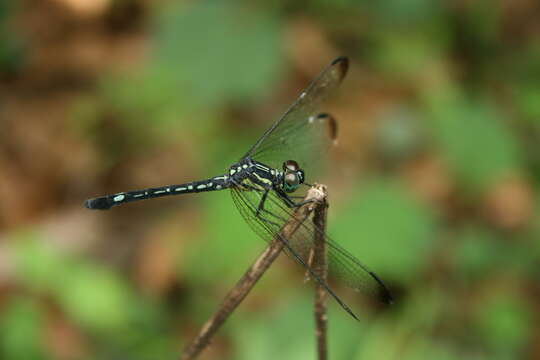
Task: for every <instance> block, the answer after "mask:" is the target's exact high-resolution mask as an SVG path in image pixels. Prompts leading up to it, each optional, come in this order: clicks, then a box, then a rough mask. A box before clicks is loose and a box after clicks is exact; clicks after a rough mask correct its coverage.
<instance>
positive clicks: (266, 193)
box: [255, 189, 268, 217]
mask: <svg viewBox="0 0 540 360" xmlns="http://www.w3.org/2000/svg"><path fill="white" fill-rule="evenodd" d="M267 196H268V189H266V190H265V191H264V193H263V195H262V197H261V201H259V206H257V211H256V212H255V216H256V217H260V216H259V215H260V214H261V211H265V212H266V210H265V209H264V203H265V202H266V197H267Z"/></svg>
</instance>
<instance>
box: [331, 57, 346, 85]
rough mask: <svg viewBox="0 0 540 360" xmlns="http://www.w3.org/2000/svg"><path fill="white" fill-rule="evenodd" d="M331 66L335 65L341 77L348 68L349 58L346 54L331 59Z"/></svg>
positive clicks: (341, 77)
mask: <svg viewBox="0 0 540 360" xmlns="http://www.w3.org/2000/svg"><path fill="white" fill-rule="evenodd" d="M332 66H337V67H338V69H339V73H340V79H343V78H344V77H345V75H347V71H348V70H349V58H348V57H346V56H340V57H338V58H336V59H335V60H334V61H332Z"/></svg>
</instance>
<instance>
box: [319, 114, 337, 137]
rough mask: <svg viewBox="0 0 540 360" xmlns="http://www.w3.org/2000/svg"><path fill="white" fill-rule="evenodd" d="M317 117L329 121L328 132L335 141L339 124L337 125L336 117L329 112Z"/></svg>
mask: <svg viewBox="0 0 540 360" xmlns="http://www.w3.org/2000/svg"><path fill="white" fill-rule="evenodd" d="M317 118H318V119H320V120H323V119H324V120H326V121H327V122H328V132H329V136H330V140H332V141H334V142H335V141H336V140H337V136H338V134H337V132H338V126H337V121H336V119H335V118H334V117H333V116H332V115H330V114H328V113H320V114H318V115H317Z"/></svg>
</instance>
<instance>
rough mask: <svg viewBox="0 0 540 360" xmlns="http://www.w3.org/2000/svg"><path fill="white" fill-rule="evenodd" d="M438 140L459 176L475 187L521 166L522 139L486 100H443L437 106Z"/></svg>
mask: <svg viewBox="0 0 540 360" xmlns="http://www.w3.org/2000/svg"><path fill="white" fill-rule="evenodd" d="M432 118H433V121H432V122H431V123H430V125H431V129H432V131H433V136H434V139H435V141H436V142H437V143H438V146H439V147H440V149H441V151H442V152H443V155H444V156H445V158H446V160H447V161H448V163H449V165H450V166H451V168H452V170H453V172H454V173H455V175H456V176H457V178H458V179H459V180H460V181H461V182H462V183H463V184H464V185H465V186H466V188H468V189H469V190H471V191H476V192H478V191H485V190H486V189H488V188H489V186H490V185H493V184H494V183H495V182H496V181H498V180H499V179H500V178H501V176H504V175H507V174H509V173H513V172H516V171H518V170H519V169H520V167H521V157H520V153H519V148H518V143H517V140H516V139H515V137H514V136H513V134H512V133H511V132H510V129H509V128H508V127H507V126H506V125H505V124H504V122H503V120H502V119H501V118H500V117H499V116H498V114H497V113H496V112H495V109H494V108H491V107H489V106H488V105H486V104H480V103H471V102H463V101H452V100H451V101H443V102H441V103H438V104H437V105H436V106H435V107H434V108H433V114H432Z"/></svg>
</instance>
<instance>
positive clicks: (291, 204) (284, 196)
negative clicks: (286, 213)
mask: <svg viewBox="0 0 540 360" xmlns="http://www.w3.org/2000/svg"><path fill="white" fill-rule="evenodd" d="M275 191H276V193H277V194H278V195H279V197H280V198H281V199H282V200H283V202H285V204H286V205H287V206H288V207H290V208H293V207H299V206H302V205H305V204H307V203H310V202H313V200H304V201H299V202H295V201H294V200H293V197H291V196H289V195H288V194H287V193H286V192H285V191H283V190H281V189H277V188H276V189H275Z"/></svg>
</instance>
